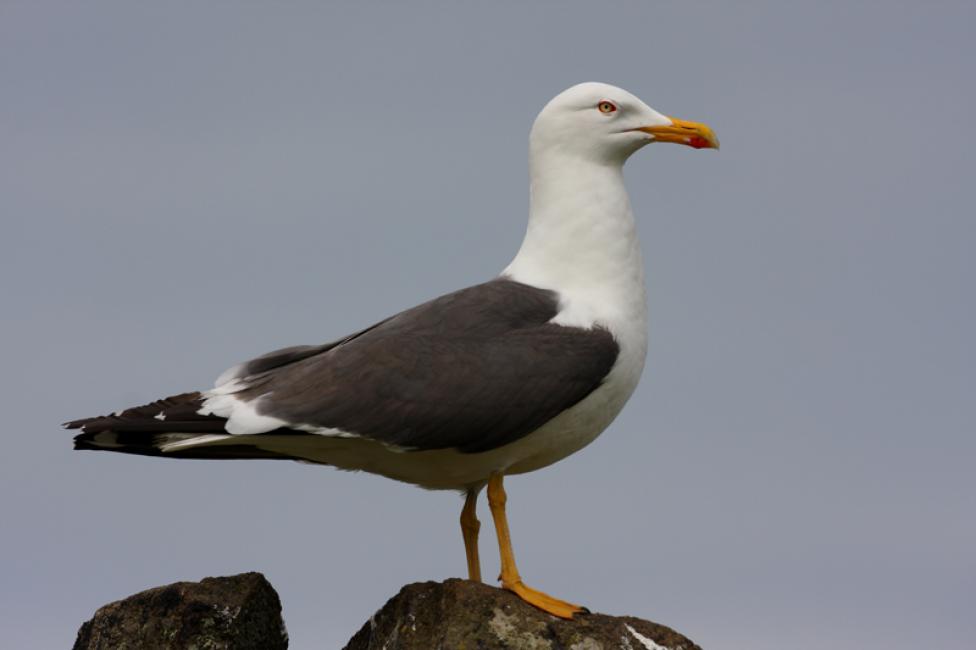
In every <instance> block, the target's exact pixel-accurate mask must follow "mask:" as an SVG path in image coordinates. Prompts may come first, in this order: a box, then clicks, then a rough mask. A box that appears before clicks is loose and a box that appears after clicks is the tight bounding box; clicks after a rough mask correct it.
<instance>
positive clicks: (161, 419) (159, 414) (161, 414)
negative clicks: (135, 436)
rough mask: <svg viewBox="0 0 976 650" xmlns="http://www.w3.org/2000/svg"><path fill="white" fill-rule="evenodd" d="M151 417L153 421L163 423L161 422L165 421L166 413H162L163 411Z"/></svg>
mask: <svg viewBox="0 0 976 650" xmlns="http://www.w3.org/2000/svg"><path fill="white" fill-rule="evenodd" d="M153 417H154V418H155V419H157V420H159V421H163V420H165V419H166V413H164V412H163V411H160V412H159V413H157V414H156V415H154V416H153Z"/></svg>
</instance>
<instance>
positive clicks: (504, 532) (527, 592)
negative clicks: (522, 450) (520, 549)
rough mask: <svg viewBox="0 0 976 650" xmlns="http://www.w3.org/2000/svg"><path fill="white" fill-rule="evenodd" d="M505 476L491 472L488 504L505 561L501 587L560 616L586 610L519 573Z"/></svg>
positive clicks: (571, 615) (568, 615)
mask: <svg viewBox="0 0 976 650" xmlns="http://www.w3.org/2000/svg"><path fill="white" fill-rule="evenodd" d="M502 478H503V477H502V475H501V474H492V475H491V478H489V479H488V505H489V506H490V507H491V517H492V519H494V521H495V532H496V533H497V535H498V551H499V554H500V555H501V560H502V574H501V576H499V579H500V580H501V581H502V588H503V589H508V590H509V591H512V592H514V593H515V594H516V595H517V596H518V597H519V598H521V599H522V600H524V601H525V602H527V603H529V604H530V605H534V606H536V607H538V608H539V609H541V610H543V611H545V612H549V613H550V614H552V615H553V616H558V617H559V618H573V614H576V613H577V612H582V611H586V610H585V609H584V608H583V607H580V606H579V605H574V604H572V603H567V602H566V601H564V600H559V599H558V598H553V597H552V596H550V595H548V594H544V593H542V592H541V591H537V590H535V589H532V588H531V587H527V586H526V585H525V583H523V582H522V578H521V577H520V576H519V572H518V569H517V568H516V566H515V554H514V553H513V552H512V538H511V535H510V534H509V532H508V518H507V517H506V516H505V501H506V500H507V499H508V497H506V496H505V488H504V486H503V485H502Z"/></svg>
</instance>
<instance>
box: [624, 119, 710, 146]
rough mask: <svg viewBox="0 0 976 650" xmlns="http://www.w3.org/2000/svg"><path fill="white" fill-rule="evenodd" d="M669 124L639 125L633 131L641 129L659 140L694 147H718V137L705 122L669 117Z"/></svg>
mask: <svg viewBox="0 0 976 650" xmlns="http://www.w3.org/2000/svg"><path fill="white" fill-rule="evenodd" d="M668 119H669V120H671V125H670V126H641V127H638V128H636V129H634V130H635V131H643V132H644V133H650V134H651V135H653V136H654V139H655V140H658V141H659V142H676V143H678V144H684V145H688V146H689V147H694V148H695V149H718V138H716V137H715V132H714V131H712V129H711V128H709V127H708V126H706V125H705V124H699V123H698V122H688V121H687V120H679V119H678V118H676V117H669V118H668Z"/></svg>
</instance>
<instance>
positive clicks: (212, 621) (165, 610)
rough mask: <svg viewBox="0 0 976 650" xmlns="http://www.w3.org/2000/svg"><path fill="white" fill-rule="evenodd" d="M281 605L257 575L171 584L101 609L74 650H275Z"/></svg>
mask: <svg viewBox="0 0 976 650" xmlns="http://www.w3.org/2000/svg"><path fill="white" fill-rule="evenodd" d="M287 647H288V635H287V634H286V633H285V625H284V622H283V621H282V619H281V601H280V600H278V594H277V593H276V592H275V590H274V588H272V586H271V585H270V584H269V583H268V581H267V580H265V578H264V576H263V575H261V574H260V573H242V574H241V575H237V576H230V577H226V578H204V579H203V580H202V581H200V582H176V583H174V584H171V585H167V586H165V587H156V588H155V589H149V590H147V591H143V592H141V593H138V594H135V595H134V596H130V597H128V598H126V599H124V600H119V601H116V602H114V603H109V604H108V605H105V606H104V607H101V608H100V609H99V610H98V611H97V612H95V616H94V617H92V619H91V620H90V621H88V622H87V623H85V624H83V625H82V626H81V629H80V630H78V638H77V640H76V641H75V645H74V650H95V649H97V650H108V649H109V648H111V649H112V650H125V649H131V650H136V649H140V650H141V649H143V648H153V649H154V650H169V649H173V650H176V649H177V648H179V649H180V650H187V649H190V648H196V649H198V650H204V649H206V650H223V649H228V650H229V649H231V648H233V649H234V650H251V649H253V650H279V649H283V648H287Z"/></svg>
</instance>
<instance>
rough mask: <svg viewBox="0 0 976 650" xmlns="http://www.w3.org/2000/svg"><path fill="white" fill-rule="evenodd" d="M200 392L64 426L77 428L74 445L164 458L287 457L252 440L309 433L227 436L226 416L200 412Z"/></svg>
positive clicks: (175, 396) (72, 422)
mask: <svg viewBox="0 0 976 650" xmlns="http://www.w3.org/2000/svg"><path fill="white" fill-rule="evenodd" d="M202 405H203V395H201V394H200V393H199V392H193V393H183V394H180V395H173V396H172V397H167V398H165V399H161V400H157V401H155V402H151V403H149V404H145V405H143V406H136V407H134V408H130V409H125V410H123V411H117V412H116V413H113V414H112V415H103V416H99V417H93V418H83V419H80V420H72V421H71V422H66V423H65V424H64V427H65V428H66V429H79V430H81V433H80V434H78V435H77V436H75V439H74V440H75V449H95V450H99V451H115V452H119V453H123V454H138V455H140V456H166V457H169V458H207V459H231V458H290V457H289V456H285V455H282V454H279V453H275V452H273V451H269V450H267V449H261V448H260V447H258V446H256V445H255V444H254V442H255V439H256V438H259V437H260V436H268V435H281V434H287V435H308V434H304V433H303V432H301V431H291V430H280V431H273V432H269V433H265V434H260V435H254V436H232V435H230V434H228V433H227V431H226V429H224V425H225V424H226V423H227V420H226V419H225V418H222V417H218V416H216V415H200V413H199V410H200V408H201V407H202Z"/></svg>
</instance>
